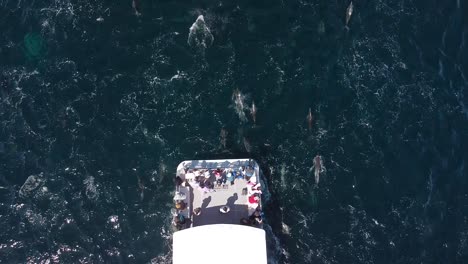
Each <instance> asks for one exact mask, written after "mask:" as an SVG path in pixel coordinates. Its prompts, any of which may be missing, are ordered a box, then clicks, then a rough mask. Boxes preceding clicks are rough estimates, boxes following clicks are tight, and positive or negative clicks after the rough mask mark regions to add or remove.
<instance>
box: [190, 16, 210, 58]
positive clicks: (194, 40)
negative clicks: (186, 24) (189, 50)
mask: <svg viewBox="0 0 468 264" xmlns="http://www.w3.org/2000/svg"><path fill="white" fill-rule="evenodd" d="M213 40H214V37H213V34H211V31H210V29H209V28H208V26H207V25H206V22H205V18H204V17H203V15H199V16H198V17H197V20H195V22H194V23H193V24H192V26H191V27H190V30H189V35H188V39H187V43H188V44H189V46H191V47H198V48H201V49H203V50H204V49H206V48H208V47H210V46H211V45H212V44H213Z"/></svg>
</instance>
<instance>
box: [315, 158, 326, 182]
mask: <svg viewBox="0 0 468 264" xmlns="http://www.w3.org/2000/svg"><path fill="white" fill-rule="evenodd" d="M313 164H314V165H313V166H312V169H314V176H315V184H317V185H318V184H319V181H320V173H322V172H324V171H325V167H324V166H323V160H322V156H320V155H316V156H315V157H314V160H313Z"/></svg>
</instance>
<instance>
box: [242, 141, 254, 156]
mask: <svg viewBox="0 0 468 264" xmlns="http://www.w3.org/2000/svg"><path fill="white" fill-rule="evenodd" d="M243 142H244V147H245V150H246V151H247V152H248V153H250V151H252V147H251V146H250V143H249V141H248V140H247V139H246V138H245V137H243Z"/></svg>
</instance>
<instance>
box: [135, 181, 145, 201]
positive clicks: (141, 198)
mask: <svg viewBox="0 0 468 264" xmlns="http://www.w3.org/2000/svg"><path fill="white" fill-rule="evenodd" d="M137 179H138V188H139V189H140V200H141V201H143V198H144V197H145V185H144V184H143V181H142V180H141V178H140V176H138V175H137Z"/></svg>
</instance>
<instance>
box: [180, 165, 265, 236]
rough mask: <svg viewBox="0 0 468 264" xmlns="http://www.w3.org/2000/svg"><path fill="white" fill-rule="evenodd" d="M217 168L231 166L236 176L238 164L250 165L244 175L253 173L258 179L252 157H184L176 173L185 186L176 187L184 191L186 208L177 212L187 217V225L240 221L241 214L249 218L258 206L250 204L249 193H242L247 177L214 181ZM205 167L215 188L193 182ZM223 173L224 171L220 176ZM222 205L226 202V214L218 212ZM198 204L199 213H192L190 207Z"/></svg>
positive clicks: (238, 222)
mask: <svg viewBox="0 0 468 264" xmlns="http://www.w3.org/2000/svg"><path fill="white" fill-rule="evenodd" d="M217 168H220V169H221V170H222V171H225V170H226V169H232V170H233V171H235V172H236V173H237V174H236V176H239V173H240V171H241V170H242V169H241V168H244V169H246V168H251V169H250V171H248V170H244V174H245V175H246V176H247V178H250V177H249V176H255V177H257V179H258V180H260V177H259V166H258V164H257V163H256V162H255V161H254V160H251V159H228V160H195V161H184V162H182V163H180V164H179V166H178V167H177V174H176V176H179V177H180V178H181V179H182V180H186V181H187V182H188V183H189V185H188V186H179V188H178V191H180V192H183V193H184V194H185V196H186V198H185V200H184V202H185V203H186V204H187V208H186V209H185V210H182V211H180V212H179V213H181V214H183V215H184V216H185V217H186V218H187V219H190V220H191V221H190V223H188V225H189V226H187V227H196V226H202V225H211V224H240V220H241V219H242V218H248V217H249V216H250V215H251V214H252V213H253V212H254V211H255V208H256V207H257V206H256V205H249V203H248V196H247V195H246V194H245V192H246V190H245V191H244V194H243V189H246V188H247V180H245V179H244V177H243V176H240V177H239V178H237V179H235V180H234V184H232V185H231V183H230V182H229V181H228V182H226V183H225V184H223V185H220V186H217V185H216V178H215V176H214V173H213V172H214V170H216V169H217ZM206 170H208V171H209V172H210V176H209V177H208V178H207V179H208V180H209V181H210V182H212V183H214V186H215V187H214V189H212V190H209V191H208V190H207V189H202V188H200V187H199V186H198V185H197V183H196V182H195V179H194V177H195V176H197V175H201V176H203V172H204V171H206ZM225 175H226V173H223V177H224V176H225ZM223 206H228V207H229V208H230V211H229V212H228V213H226V214H223V213H221V212H220V209H221V208H222V207H223ZM195 208H201V214H200V215H198V216H197V215H194V214H193V209H195Z"/></svg>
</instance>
